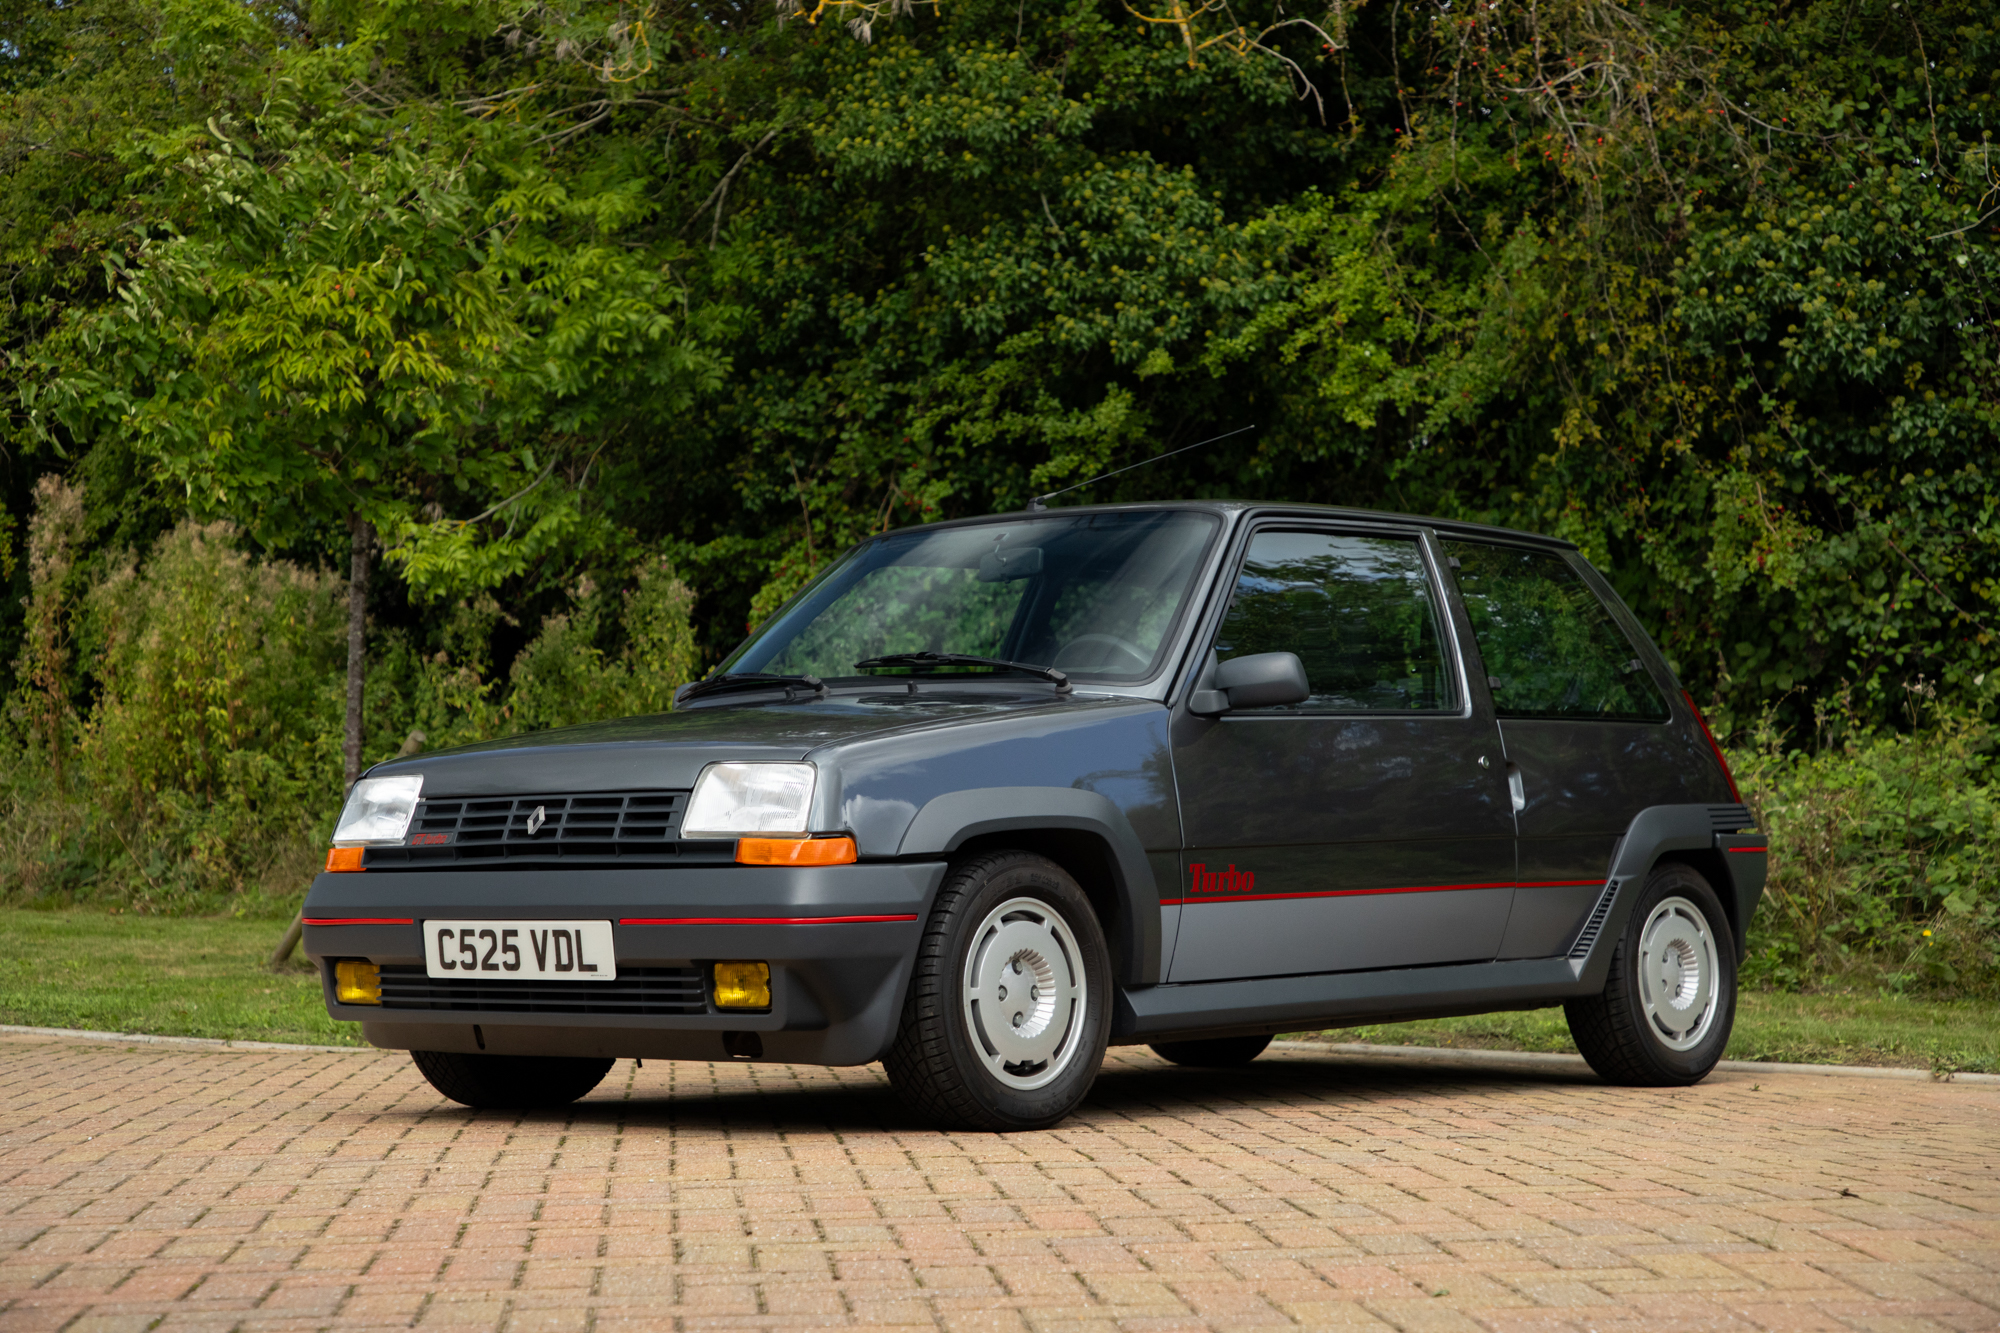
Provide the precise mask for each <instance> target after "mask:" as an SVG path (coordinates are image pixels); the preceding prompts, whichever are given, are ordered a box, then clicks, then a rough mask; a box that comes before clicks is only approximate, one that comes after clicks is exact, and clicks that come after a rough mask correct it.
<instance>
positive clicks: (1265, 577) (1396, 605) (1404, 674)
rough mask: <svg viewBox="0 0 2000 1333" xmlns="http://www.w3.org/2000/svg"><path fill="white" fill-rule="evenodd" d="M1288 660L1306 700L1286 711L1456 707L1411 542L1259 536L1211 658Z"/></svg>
mask: <svg viewBox="0 0 2000 1333" xmlns="http://www.w3.org/2000/svg"><path fill="white" fill-rule="evenodd" d="M1271 652H1291V653H1297V654H1298V655H1299V660H1300V661H1301V662H1303V663H1304V664H1305V668H1306V680H1307V682H1308V683H1309V684H1310V685H1311V686H1312V697H1311V698H1310V699H1308V700H1306V701H1305V702H1304V703H1302V704H1298V705H1295V706H1293V707H1291V708H1287V709H1284V710H1271V711H1285V712H1301V713H1382V712H1409V711H1428V710H1438V709H1449V708H1453V707H1455V706H1456V703H1457V701H1456V699H1454V697H1453V692H1452V683H1451V679H1452V678H1451V673H1449V672H1448V671H1446V670H1445V655H1444V641H1443V637H1442V635H1441V634H1440V633H1439V629H1438V611H1437V598H1436V597H1435V595H1434V594H1433V591H1432V588H1431V582H1430V576H1429V575H1428V574H1427V573H1426V572H1425V569H1424V561H1423V554H1422V552H1421V551H1420V550H1419V549H1418V547H1417V543H1416V540H1415V539H1414V538H1405V537H1363V536H1344V535H1342V534H1339V533H1331V532H1260V533H1258V534H1257V535H1256V536H1254V537H1252V538H1251V540H1250V551H1249V554H1248V555H1247V556H1245V557H1244V560H1243V569H1242V571H1241V572H1240V573H1239V574H1238V575H1237V576H1236V593H1235V596H1234V597H1233V598H1232V599H1231V601H1230V604H1229V613H1228V614H1227V615H1226V616H1225V617H1224V618H1223V621H1222V627H1221V629H1220V630H1219V631H1218V632H1217V633H1216V637H1215V653H1216V656H1217V657H1218V658H1219V659H1221V660H1223V661H1227V660H1229V659H1230V658H1232V657H1245V656H1248V655H1250V654H1251V653H1271Z"/></svg>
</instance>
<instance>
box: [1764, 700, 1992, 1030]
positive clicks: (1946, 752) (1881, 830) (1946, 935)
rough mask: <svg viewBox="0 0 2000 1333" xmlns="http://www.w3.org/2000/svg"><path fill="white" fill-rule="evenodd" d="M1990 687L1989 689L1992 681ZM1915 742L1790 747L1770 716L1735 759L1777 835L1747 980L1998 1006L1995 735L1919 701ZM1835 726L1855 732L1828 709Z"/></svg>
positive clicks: (1855, 735) (1875, 738) (1974, 720)
mask: <svg viewBox="0 0 2000 1333" xmlns="http://www.w3.org/2000/svg"><path fill="white" fill-rule="evenodd" d="M1982 683H1983V682H1982ZM1909 698H1910V702H1911V707H1912V712H1913V713H1914V714H1915V715H1916V721H1917V722H1918V723H1919V724H1920V725H1919V727H1918V729H1916V730H1915V731H1913V732H1912V733H1909V734H1895V733H1889V734H1869V733H1867V732H1862V731H1857V730H1854V729H1852V727H1851V725H1848V726H1845V727H1842V728H1840V730H1842V731H1843V733H1844V734H1842V735H1841V736H1840V738H1839V739H1838V740H1831V739H1830V738H1829V743H1826V744H1823V745H1821V746H1820V747H1819V748H1817V749H1814V750H1806V749H1796V748H1791V747H1790V746H1788V745H1787V743H1786V738H1785V737H1784V735H1783V733H1781V732H1780V731H1779V730H1778V729H1777V727H1776V726H1775V725H1774V724H1773V720H1772V715H1771V714H1770V713H1767V714H1766V715H1765V717H1764V718H1763V720H1762V722H1761V723H1760V725H1759V726H1758V727H1757V728H1756V729H1755V730H1754V732H1753V733H1752V735H1751V738H1750V739H1751V744H1750V745H1749V746H1748V747H1746V748H1743V749H1739V750H1737V751H1735V752H1734V755H1733V760H1734V767H1735V771H1736V777H1737V780H1738V782H1739V783H1740V784H1741V786H1742V789H1743V794H1744V798H1745V799H1746V800H1747V801H1748V802H1749V803H1750V806H1751V808H1752V809H1753V810H1754V811H1755V812H1756V814H1757V824H1758V827H1759V828H1762V829H1764V830H1766V831H1767V832H1768V833H1769V834H1770V836H1771V844H1772V865H1771V879H1770V883H1769V886H1768V887H1767V889H1766V892H1765V897H1764V902H1763V904H1762V906H1761V908H1760V910H1759V912H1758V916H1757V920H1756V922H1755V923H1754V925H1753V928H1752V932H1751V942H1750V956H1749V958H1748V959H1747V960H1746V976H1748V977H1750V978H1752V979H1755V980H1761V981H1763V982H1765V983H1767V984H1772V985H1778V986H1783V987H1787V988H1797V987H1799V986H1802V985H1805V984H1808V983H1811V982H1814V981H1822V980H1823V979H1826V978H1839V977H1843V976H1848V977H1852V978H1854V979H1857V980H1863V981H1867V982H1875V981H1884V982H1886V983H1887V984H1889V985H1891V986H1893V987H1896V988H1911V989H1923V990H1938V991H1944V992H1947V993H1950V992H1959V993H1970V994H1977V995H1984V996H1988V997H1991V996H1995V995H2000V875H1996V873H1995V872H1996V859H2000V841H1996V837H1995V823H1996V816H2000V782H1996V778H1995V774H1994V771H1993V753H1994V746H1995V739H1996V737H1995V733H1994V730H1993V727H1992V725H1991V724H1990V723H1987V722H1985V721H1983V720H1980V719H1979V717H1978V716H1977V715H1976V714H1971V713H1969V712H1967V711H1964V710H1962V709H1954V708H1945V707H1940V706H1938V705H1937V704H1936V703H1935V691H1934V690H1933V689H1932V688H1931V687H1929V686H1927V685H1926V686H1921V687H1919V688H1914V689H1912V690H1911V691H1910V695H1909ZM1819 718H1820V722H1821V726H1822V728H1823V729H1825V728H1828V727H1830V726H1833V725H1834V724H1839V723H1843V722H1847V723H1850V724H1851V719H1843V718H1842V717H1841V716H1840V709H1839V706H1838V704H1837V703H1836V704H1834V705H1831V706H1822V707H1821V708H1820V710H1819Z"/></svg>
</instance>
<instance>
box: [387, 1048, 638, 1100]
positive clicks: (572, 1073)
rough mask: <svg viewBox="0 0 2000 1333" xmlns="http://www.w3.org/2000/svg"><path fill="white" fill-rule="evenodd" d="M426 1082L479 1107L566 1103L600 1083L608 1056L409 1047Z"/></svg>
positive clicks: (447, 1094) (454, 1097) (606, 1068)
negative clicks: (478, 1052)
mask: <svg viewBox="0 0 2000 1333" xmlns="http://www.w3.org/2000/svg"><path fill="white" fill-rule="evenodd" d="M410 1058H411V1059H412V1060H414V1061H416V1062H417V1069H418V1070H419V1071H420V1072H422V1074H423V1076H424V1077H425V1078H426V1079H429V1080H430V1085H431V1086H432V1087H433V1088H436V1089H437V1090H438V1091H439V1092H441V1093H443V1094H444V1095H445V1096H447V1097H449V1098H451V1099H452V1100H453V1101H455V1102H462V1103H464V1104H465V1105H467V1106H471V1107H476V1108H478V1109H479V1110H482V1111H500V1110H507V1111H531V1110H539V1109H543V1108H546V1107H551V1106H567V1105H569V1104H570V1103H571V1102H573V1101H575V1100H576V1099H577V1098H579V1097H581V1096H583V1095H584V1094H585V1093H587V1092H589V1091H590V1090H591V1089H592V1088H594V1087H596V1086H597V1085H598V1084H600V1083H602V1082H603V1081H604V1076H605V1075H606V1074H608V1073H610V1072H611V1063H612V1062H611V1061H610V1059H608V1058H599V1057H593V1056H567V1055H461V1054H458V1053H457V1052H455V1051H411V1052H410Z"/></svg>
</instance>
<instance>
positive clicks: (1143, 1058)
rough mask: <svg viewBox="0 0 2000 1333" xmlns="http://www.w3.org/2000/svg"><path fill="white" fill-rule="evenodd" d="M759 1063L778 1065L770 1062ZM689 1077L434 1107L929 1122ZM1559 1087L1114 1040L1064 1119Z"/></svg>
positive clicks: (803, 1082) (791, 1121)
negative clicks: (1147, 1048) (1183, 1062)
mask: <svg viewBox="0 0 2000 1333" xmlns="http://www.w3.org/2000/svg"><path fill="white" fill-rule="evenodd" d="M752 1068H758V1067H756V1066H753V1067H752ZM761 1068H763V1069H771V1070H772V1071H773V1073H776V1072H777V1071H776V1069H775V1067H772V1066H762V1067H761ZM648 1072H650V1071H648ZM687 1084H688V1085H689V1086H685V1087H683V1088H682V1089H681V1090H680V1091H678V1092H675V1093H671V1094H670V1093H668V1092H667V1091H666V1090H665V1089H664V1088H661V1087H660V1086H659V1084H658V1083H656V1082H654V1081H652V1080H651V1079H649V1078H647V1077H646V1076H645V1075H644V1074H641V1075H638V1076H637V1077H635V1078H633V1079H632V1081H631V1082H630V1083H629V1084H627V1083H626V1082H625V1080H624V1079H623V1078H621V1076H620V1074H619V1073H617V1072H614V1073H613V1075H612V1077H611V1078H610V1079H607V1080H606V1082H605V1084H604V1086H602V1087H600V1088H599V1089H598V1090H597V1091H596V1092H595V1093H593V1094H591V1095H590V1096H589V1097H588V1098H586V1099H585V1100H583V1101H581V1102H578V1103H576V1104H574V1105H572V1106H566V1107H562V1108H559V1109H552V1110H547V1111H527V1112H521V1111H508V1112H492V1113H482V1112H470V1111H465V1110H463V1109H462V1108H460V1107H456V1106H446V1107H440V1108H438V1111H437V1112H432V1113H431V1114H451V1113H454V1112H456V1113H459V1114H464V1115H468V1116H484V1115H488V1114H498V1115H506V1116H508V1117H510V1118H513V1119H517V1120H519V1121H520V1122H522V1123H524V1124H535V1123H543V1124H546V1125H548V1126H549V1127H551V1128H557V1127H560V1126H562V1125H565V1124H567V1125H574V1126H583V1125H591V1124H596V1125H601V1126H604V1127H606V1128H617V1129H623V1130H625V1131H631V1130H636V1129H644V1128H646V1127H649V1126H650V1127H655V1128H658V1129H662V1130H672V1131H675V1132H687V1131H690V1130H695V1131H702V1130H714V1131H728V1132H730V1133H743V1132H745V1131H755V1130H758V1129H764V1130H768V1131H770V1132H774V1133H779V1134H850V1133H868V1132H892V1133H912V1132H919V1133H920V1132H924V1131H927V1130H930V1129H931V1128H932V1126H931V1125H930V1124H929V1123H928V1122H927V1121H925V1120H924V1119H923V1118H922V1117H920V1116H919V1115H917V1114H916V1113H914V1112H912V1111H910V1110H909V1109H907V1108H906V1107H905V1106H904V1105H903V1104H902V1102H901V1101H900V1100H899V1099H898V1098H897V1096H896V1094H895V1092H894V1090H893V1089H891V1088H890V1087H889V1086H888V1084H887V1083H886V1082H883V1081H878V1080H873V1079H870V1080H861V1079H855V1078H853V1077H852V1076H851V1075H849V1076H847V1077H845V1078H835V1077H832V1076H830V1074H820V1073H819V1072H818V1071H814V1072H813V1074H811V1075H808V1076H807V1077H805V1078H799V1079H794V1078H788V1077H785V1076H783V1075H779V1076H777V1077H774V1078H772V1079H770V1081H769V1082H768V1083H764V1084H763V1085H762V1086H746V1084H745V1082H742V1081H736V1080H731V1081H728V1082H723V1083H707V1084H697V1083H696V1081H694V1080H688V1081H687ZM621 1085H623V1086H621ZM1565 1085H1585V1086H1593V1087H1602V1086H1603V1084H1602V1083H1601V1081H1600V1080H1599V1079H1598V1078H1597V1076H1596V1075H1595V1074H1592V1073H1590V1072H1589V1071H1588V1070H1580V1069H1572V1068H1567V1067H1561V1066H1556V1067H1549V1068H1537V1067H1533V1066H1527V1065H1523V1066H1518V1067H1517V1066H1506V1065H1502V1066H1475V1065H1462V1064H1452V1063H1449V1062H1445V1061H1420V1060H1413V1059H1409V1058H1385V1059H1379V1060H1371V1059H1369V1058H1367V1057H1365V1056H1359V1057H1357V1056H1351V1055H1335V1054H1331V1053H1329V1054H1327V1055H1324V1056H1321V1055H1315V1054H1311V1053H1292V1052H1287V1053H1285V1054H1283V1055H1280V1056H1267V1057H1266V1058H1264V1059H1262V1060H1259V1061H1256V1062H1255V1063H1253V1064H1250V1065H1246V1066H1242V1067H1238V1068H1228V1069H1195V1068H1185V1067H1181V1066H1176V1065H1169V1064H1165V1063H1162V1062H1159V1061H1157V1060H1155V1059H1154V1058H1153V1057H1152V1056H1151V1054H1150V1053H1141V1052H1136V1051H1134V1052H1120V1051H1117V1050H1114V1051H1113V1052H1112V1055H1111V1057H1110V1058H1109V1059H1108V1060H1107V1061H1106V1063H1105V1068H1104V1071H1103V1072H1102V1073H1101V1074H1099V1075H1098V1078H1097V1082H1096V1084H1095V1085H1094V1086H1093V1087H1092V1089H1091V1092H1090V1096H1089V1097H1088V1098H1086V1099H1085V1101H1084V1103H1083V1105H1082V1106H1080V1107H1079V1108H1077V1110H1076V1112H1075V1114H1074V1115H1072V1116H1071V1118H1070V1120H1069V1121H1067V1122H1065V1123H1066V1124H1070V1125H1079V1126H1088V1125H1091V1124H1092V1123H1093V1122H1104V1123H1108V1122H1111V1121H1117V1120H1124V1119H1130V1118H1134V1117H1147V1118H1150V1117H1155V1116H1169V1117H1181V1116H1190V1115H1214V1114H1218V1113H1220V1114H1231V1113H1236V1112H1255V1111H1262V1110H1275V1109H1291V1108H1298V1107H1301V1106H1313V1105H1319V1106H1338V1105H1341V1104H1351V1105H1355V1106H1361V1105H1365V1104H1369V1103H1379V1102H1381V1101H1384V1100H1394V1099H1411V1098H1417V1099H1422V1098H1430V1097H1438V1098H1444V1097H1454V1096H1464V1095H1466V1094H1468V1093H1474V1094H1476V1093H1481V1092H1494V1091H1499V1090H1503V1089H1507V1088H1510V1087H1513V1088H1526V1087H1559V1086H1565Z"/></svg>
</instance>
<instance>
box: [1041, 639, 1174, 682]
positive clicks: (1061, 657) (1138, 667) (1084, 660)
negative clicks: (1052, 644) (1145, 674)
mask: <svg viewBox="0 0 2000 1333" xmlns="http://www.w3.org/2000/svg"><path fill="white" fill-rule="evenodd" d="M1093 646H1095V647H1098V648H1099V649H1100V651H1099V652H1097V653H1094V654H1093V653H1089V652H1078V651H1077V650H1078V649H1080V648H1088V647H1093ZM1103 648H1110V649H1112V650H1114V651H1116V652H1120V653H1123V654H1124V655H1125V656H1127V657H1129V658H1131V659H1132V666H1131V669H1130V670H1128V671H1123V672H1119V671H1114V670H1113V668H1112V664H1111V663H1110V662H1108V661H1106V660H1105V659H1106V658H1107V657H1109V656H1110V655H1111V654H1109V653H1106V652H1103V651H1101V649H1103ZM1079 659H1081V660H1079ZM1152 664H1153V655H1152V654H1151V653H1149V652H1147V651H1146V650H1145V649H1144V648H1141V647H1140V646H1139V645H1138V644H1136V643H1134V642H1132V641H1131V640H1130V639H1121V638H1119V637H1118V636H1117V635H1116V634H1079V635H1077V636H1076V637H1075V638H1074V639H1071V640H1070V641H1069V642H1068V643H1066V644H1064V645H1063V646H1062V647H1061V648H1059V649H1057V650H1056V660H1055V661H1054V662H1053V663H1051V664H1050V665H1052V666H1054V667H1056V668H1057V669H1059V670H1063V669H1066V670H1070V671H1104V672H1108V673H1110V674H1113V675H1132V674H1135V673H1137V672H1140V671H1144V670H1145V669H1146V668H1147V667H1149V666H1151V665H1152Z"/></svg>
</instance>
